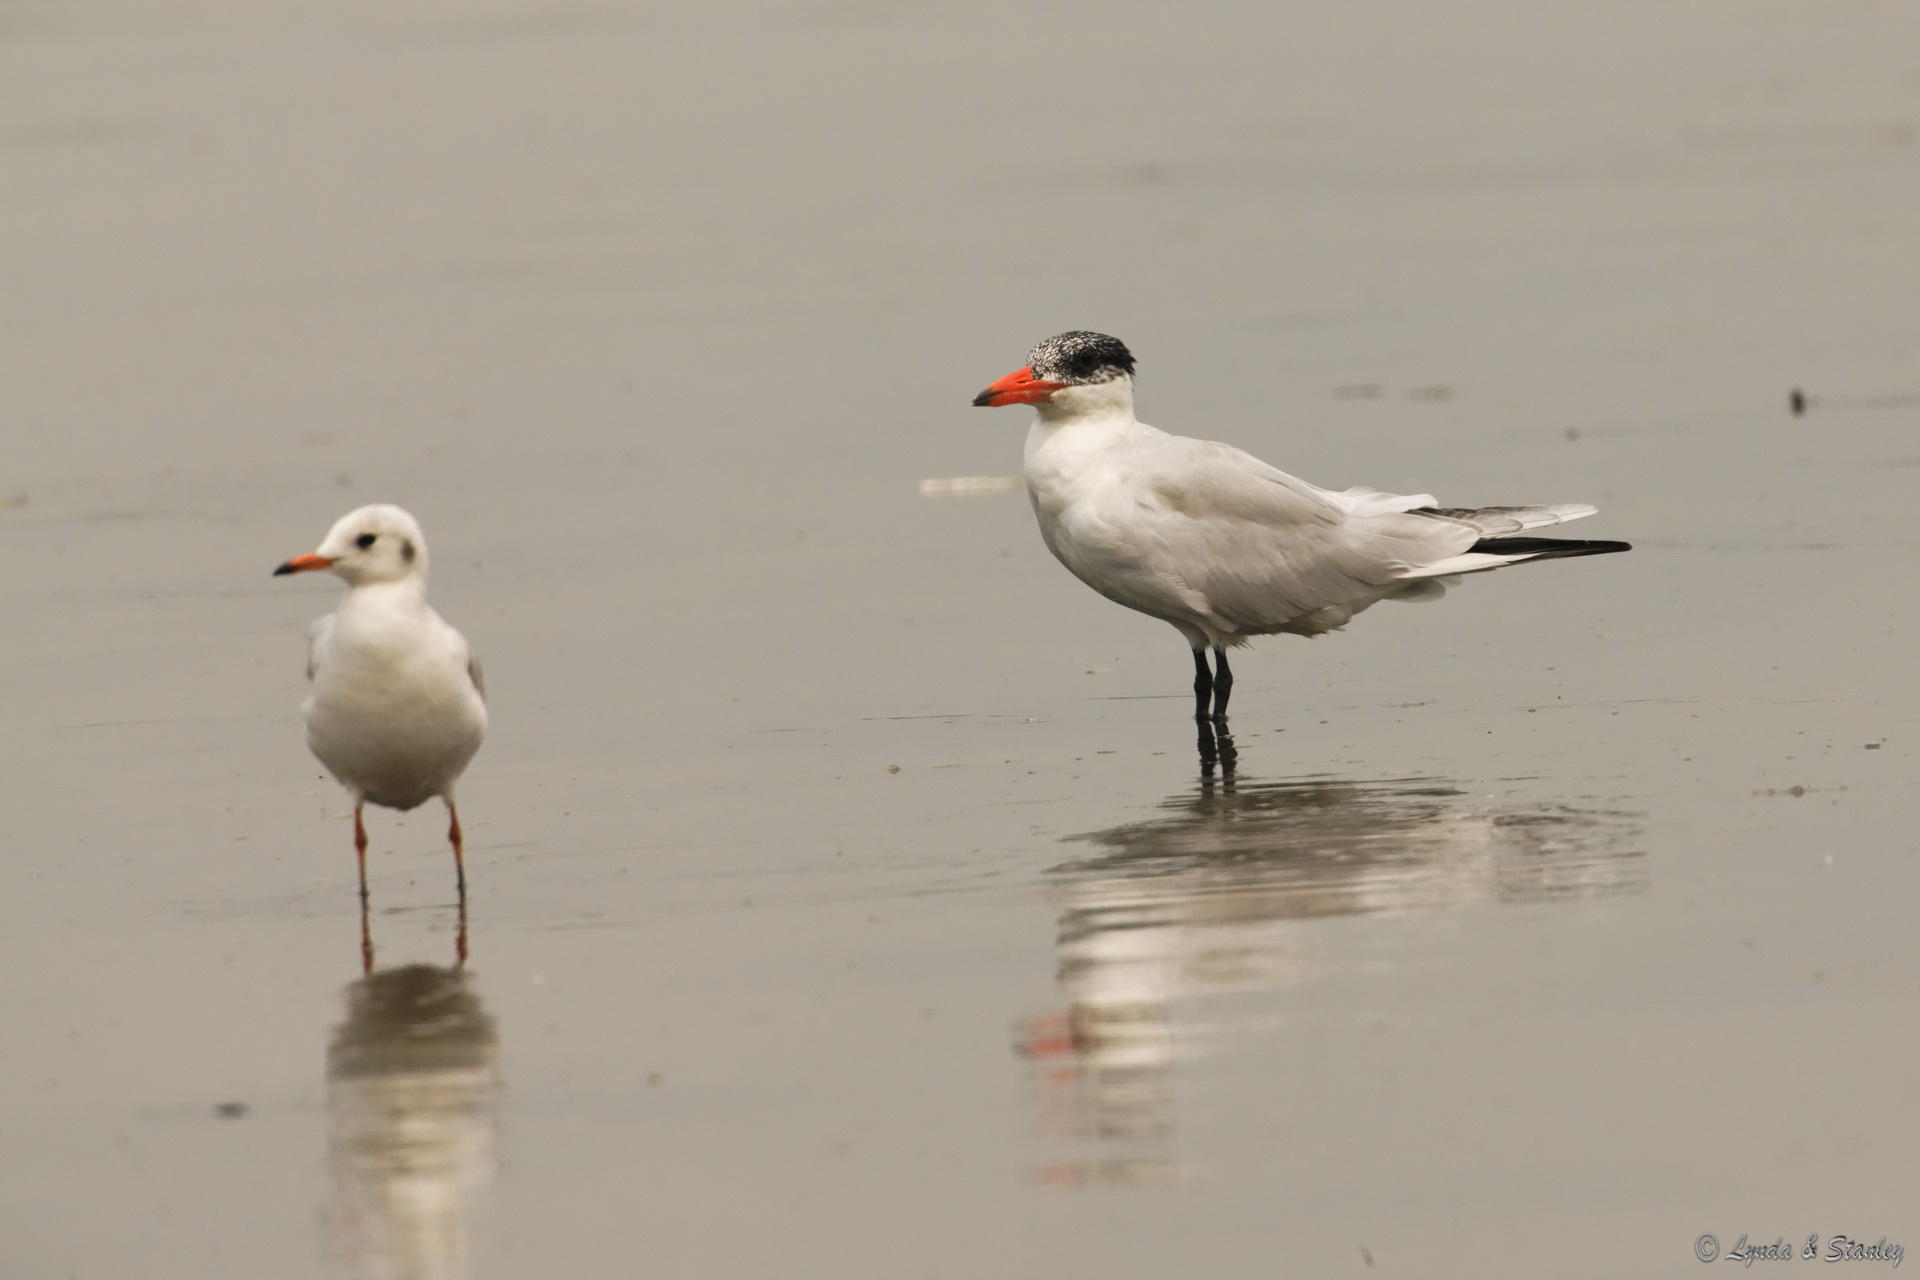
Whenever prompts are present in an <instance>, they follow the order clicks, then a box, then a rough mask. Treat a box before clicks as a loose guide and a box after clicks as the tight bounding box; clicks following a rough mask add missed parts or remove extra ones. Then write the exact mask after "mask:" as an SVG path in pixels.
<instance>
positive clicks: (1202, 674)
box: [1193, 649, 1213, 720]
mask: <svg viewBox="0 0 1920 1280" xmlns="http://www.w3.org/2000/svg"><path fill="white" fill-rule="evenodd" d="M1212 700H1213V672H1212V671H1211V670H1209V669H1208V667H1207V651H1206V650H1205V649H1195V650H1194V651H1193V718H1194V719H1195V720H1205V719H1206V718H1207V706H1208V704H1209V703H1211V702H1212Z"/></svg>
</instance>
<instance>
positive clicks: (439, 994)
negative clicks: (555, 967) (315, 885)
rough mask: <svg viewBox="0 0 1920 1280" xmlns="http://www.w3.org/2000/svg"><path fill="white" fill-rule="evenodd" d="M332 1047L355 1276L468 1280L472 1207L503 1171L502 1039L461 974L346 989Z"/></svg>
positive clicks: (397, 978)
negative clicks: (499, 1166) (498, 1107)
mask: <svg viewBox="0 0 1920 1280" xmlns="http://www.w3.org/2000/svg"><path fill="white" fill-rule="evenodd" d="M346 1003H347V1016H346V1019H345V1020H344V1021H343V1022H341V1024H340V1025H339V1026H338V1027H337V1028H335V1030H334V1033H333V1039H332V1041H331V1043H330V1044H329V1045H328V1047H327V1115H328V1120H329V1137H328V1152H329V1163H330V1165H331V1168H332V1172H333V1212H332V1222H333V1231H334V1241H335V1245H336V1248H337V1250H338V1252H339V1253H340V1255H341V1256H342V1259H343V1261H345V1262H346V1263H347V1264H348V1265H349V1266H350V1267H351V1268H352V1270H353V1272H354V1273H355V1274H358V1275H361V1276H368V1277H373V1276H377V1277H381V1278H382V1280H388V1278H394V1280H399V1278H402V1277H404V1278H405V1280H454V1278H455V1277H460V1276H464V1275H466V1274H467V1217H468V1207H469V1201H470V1199H471V1198H472V1197H473V1195H474V1194H475V1193H476V1192H477V1191H478V1190H479V1189H480V1188H481V1187H482V1186H483V1185H484V1184H485V1183H486V1182H487V1181H488V1180H489V1179H490V1178H491V1177H492V1175H493V1170H494V1166H495V1146H496V1122H495V1116H494V1106H495V1100H496V1097H497V1095H498V1093H499V1074H498V1062H499V1056H500V1038H499V1034H498V1032H497V1031H496V1030H495V1028H494V1022H493V1019H492V1017H490V1016H489V1015H488V1014H487V1012H486V1010H485V1008H484V1007H483V1006H482V1004H481V1002H480V997H479V995H478V994H477V993H476V992H475V991H474V989H473V986H472V982H471V980H470V978H469V977H468V975H467V974H466V972H465V971H464V970H463V969H461V968H458V967H456V968H451V969H443V968H439V967H437V966H434V965H426V964H413V965H405V966H401V967H399V968H391V969H381V970H378V971H375V972H372V973H368V974H366V975H365V976H364V977H362V978H361V979H360V980H359V981H357V982H354V983H352V984H351V985H349V986H348V987H347V989H346Z"/></svg>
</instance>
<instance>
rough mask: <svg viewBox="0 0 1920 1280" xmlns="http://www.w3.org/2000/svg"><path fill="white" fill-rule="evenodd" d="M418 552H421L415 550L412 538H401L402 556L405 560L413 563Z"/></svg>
mask: <svg viewBox="0 0 1920 1280" xmlns="http://www.w3.org/2000/svg"><path fill="white" fill-rule="evenodd" d="M418 554H419V552H417V551H415V550H414V549H413V539H412V538H402V539H400V558H401V559H402V560H405V561H406V562H407V563H408V564H412V563H413V558H414V557H415V556H416V555H418Z"/></svg>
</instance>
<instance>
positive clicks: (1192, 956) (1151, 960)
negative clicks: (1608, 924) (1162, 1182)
mask: <svg viewBox="0 0 1920 1280" xmlns="http://www.w3.org/2000/svg"><path fill="white" fill-rule="evenodd" d="M1221 755H1222V757H1224V756H1225V752H1222V753H1221ZM1222 763H1225V760H1224V758H1223V759H1222ZM1223 782H1224V785H1220V786H1216V785H1215V784H1214V782H1213V779H1212V777H1211V776H1210V775H1208V776H1203V779H1202V783H1201V786H1200V788H1199V789H1198V790H1197V791H1191V792H1185V793H1182V794H1180V795H1176V796H1174V797H1172V798H1170V799H1168V800H1166V801H1165V802H1163V803H1162V804H1161V805H1160V806H1159V812H1158V813H1157V814H1155V815H1154V816H1151V817H1148V818H1145V819H1143V820H1141V821H1138V822H1132V823H1128V824H1126V825H1124V826H1118V827H1113V828H1110V829H1108V830H1105V831H1095V832H1089V833H1086V834H1083V835H1076V836H1070V837H1068V841H1069V842H1070V843H1075V844H1083V845H1087V846H1090V847H1091V851H1090V852H1089V853H1088V855H1087V856H1085V857H1081V858H1077V859H1075V860H1073V861H1070V862H1066V863H1063V864H1061V865H1060V866H1057V867H1054V868H1053V869H1052V870H1051V871H1050V873H1049V875H1050V876H1051V878H1052V881H1053V900H1054V905H1055V908H1056V911H1057V913H1058V919H1059V936H1058V941H1057V944H1056V945H1057V949H1058V956H1059V972H1058V983H1059V987H1060V994H1061V996H1062V997H1063V998H1064V1001H1065V1007H1064V1009H1061V1010H1058V1011H1056V1012H1054V1013H1051V1014H1048V1015H1045V1016H1043V1017H1040V1018H1037V1019H1034V1020H1032V1021H1031V1022H1029V1023H1028V1024H1027V1026H1026V1027H1025V1029H1024V1034H1023V1037H1022V1041H1021V1044H1020V1046H1019V1048H1020V1051H1021V1052H1022V1053H1023V1054H1024V1055H1025V1056H1026V1057H1027V1058H1028V1059H1029V1060H1030V1061H1031V1063H1032V1074H1033V1079H1034V1082H1035V1087H1036V1089H1037V1090H1038V1092H1039V1096H1040V1100H1041V1102H1040V1109H1041V1128H1042V1131H1043V1132H1044V1133H1046V1134H1047V1135H1048V1136H1049V1137H1051V1138H1057V1139H1060V1140H1063V1141H1068V1142H1072V1143H1074V1144H1075V1145H1076V1154H1075V1156H1074V1157H1073V1158H1069V1159H1065V1160H1061V1161H1057V1162H1054V1163H1051V1164H1048V1165H1046V1166H1045V1167H1044V1168H1043V1169H1041V1170H1040V1176H1041V1178H1042V1180H1044V1181H1050V1182H1061V1183H1069V1184H1081V1183H1088V1182H1138V1181H1147V1180H1158V1179H1169V1178H1173V1177H1177V1176H1178V1174H1179V1164H1178V1161H1177V1159H1176V1158H1175V1155H1174V1146H1173V1135H1174V1129H1175V1120H1176V1113H1175V1098H1174V1089H1173V1084H1174V1081H1173V1064H1174V1063H1175V1061H1176V1060H1177V1059H1178V1058H1179V1057H1180V1056H1182V1055H1186V1054H1193V1053H1198V1052H1203V1051H1204V1050H1205V1048H1206V1047H1207V1044H1208V1041H1209V1040H1210V1039H1211V1038H1213V1036H1214V1035H1216V1034H1217V1033H1218V1032H1219V1031H1226V1030H1230V1029H1231V1028H1230V1027H1218V1028H1215V1029H1214V1031H1209V1030H1208V1029H1206V1028H1204V1027H1201V1026H1198V1025H1195V1024H1194V1023H1193V1020H1192V1018H1191V1017H1189V1018H1187V1019H1181V1018H1179V1017H1177V1016H1176V1013H1177V1011H1178V1006H1179V1004H1180V1002H1181V1001H1182V1000H1184V999H1188V998H1197V997H1204V996H1210V995H1216V994H1226V993H1230V992H1234V991H1248V990H1255V989H1260V988H1269V989H1271V988H1280V987H1286V986H1291V985H1294V984H1296V983H1300V982H1302V981H1305V980H1307V979H1308V978H1310V977H1311V975H1312V973H1313V968H1314V956H1313V953H1312V951H1311V949H1310V944H1309V941H1308V939H1309V937H1310V935H1309V933H1308V932H1307V931H1306V930H1303V929H1301V928H1300V927H1299V926H1298V925H1297V924H1296V922H1298V921H1302V920H1310V919H1316V918H1322V917H1329V916H1352V915H1367V914H1375V913H1381V912H1397V911H1411V910H1425V909H1434V908H1445V907H1458V906H1466V905H1471V904H1494V903H1513V902H1543V901H1553V900H1561V899H1576V898H1594V897H1604V896H1609V895H1614V894H1622V893H1634V892H1641V891H1644V890H1645V888H1646V885H1647V866H1646V855H1645V853H1644V851H1643V850H1642V849H1641V848H1639V847H1637V846H1636V844H1635V841H1637V840H1638V837H1639V834H1640V829H1639V826H1638V824H1637V822H1636V821H1635V819H1634V818H1633V817H1632V816H1631V815H1627V814H1621V813H1613V812H1606V811H1596V810H1582V809H1576V808H1569V807H1561V806H1552V805H1535V806H1526V805H1520V804H1511V803H1509V804H1505V805H1503V804H1501V803H1500V802H1498V801H1487V800H1483V799H1480V798H1477V797H1473V796H1469V795H1468V794H1467V793H1465V792H1463V791H1461V790H1460V789H1459V788H1458V787H1456V786H1454V785H1452V784H1450V783H1448V782H1445V781H1442V780H1437V779H1425V778H1411V779H1398V780H1392V781H1374V782H1355V781H1348V780H1343V779H1337V778H1304V779H1296V780H1292V781H1284V782H1267V783H1245V782H1241V783H1239V784H1237V785H1236V784H1235V783H1234V781H1233V778H1232V775H1231V774H1230V773H1229V774H1225V776H1224V779H1223Z"/></svg>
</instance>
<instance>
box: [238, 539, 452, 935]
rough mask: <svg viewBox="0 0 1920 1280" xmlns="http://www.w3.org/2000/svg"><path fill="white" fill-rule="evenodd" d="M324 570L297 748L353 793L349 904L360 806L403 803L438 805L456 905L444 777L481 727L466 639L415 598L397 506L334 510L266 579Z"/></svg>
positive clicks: (417, 558) (414, 547)
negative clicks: (315, 541) (331, 597)
mask: <svg viewBox="0 0 1920 1280" xmlns="http://www.w3.org/2000/svg"><path fill="white" fill-rule="evenodd" d="M314 569H328V570H331V571H332V572H333V574H334V576H335V577H338V578H340V579H342V580H344V581H345V582H346V584H347V591H346V594H345V595H343V596H342V597H341V598H340V607H339V608H338V609H336V610H334V611H333V612H332V613H330V614H327V615H326V616H325V617H323V618H320V619H319V620H317V621H316V622H315V623H314V624H313V626H312V627H311V628H310V629H309V630H308V633H307V636H308V648H307V679H308V681H309V682H310V683H311V684H312V686H313V688H312V692H311V693H310V694H309V695H308V696H307V700H306V702H305V703H304V704H303V705H302V706H301V711H302V712H303V713H304V714H305V716H306V721H307V745H308V746H309V747H310V748H312V750H313V754H314V755H315V756H317V757H318V758H319V760H320V763H321V764H323V765H325V766H326V767H327V772H328V773H331V774H332V775H333V776H334V777H335V778H337V779H338V780H339V781H340V785H342V786H344V787H345V788H346V789H347V790H348V792H349V793H351V794H352V796H353V845H354V849H355V851H356V852H357V853H358V855H359V860H360V901H361V903H362V904H363V905H364V904H365V903H366V900H367V828H366V824H365V823H364V822H363V821H362V820H361V816H360V811H361V809H363V808H364V807H365V806H366V804H367V803H368V802H369V801H371V802H372V803H374V804H377V805H383V806H385V807H387V808H389V809H399V810H402V811H404V810H407V809H412V808H414V807H415V806H416V805H419V804H422V803H424V802H425V801H427V800H429V799H431V798H433V797H434V796H439V797H440V798H441V799H442V800H444V801H446V804H447V814H448V817H449V819H450V825H449V826H448V828H447V839H448V840H450V841H451V842H452V843H453V866H454V875H455V877H456V879H457V883H458V884H459V888H460V901H461V903H462V905H463V906H464V904H465V902H466V899H467V869H466V862H465V859H464V858H463V857H462V855H461V848H460V841H461V837H460V811H459V809H457V808H456V807H455V806H454V801H453V784H454V782H455V781H456V780H457V779H458V778H459V777H460V774H461V771H462V770H464V769H465V768H466V767H467V762H468V761H470V760H472V759H473V754H474V752H476V751H478V750H479V749H480V739H481V738H482V737H483V736H485V734H486V731H487V704H486V689H485V686H484V685H483V684H482V683H481V679H480V665H479V663H477V662H475V661H474V658H473V655H472V653H471V652H470V651H469V650H468V648H467V640H466V637H465V636H463V635H461V634H460V633H459V632H458V631H456V630H454V629H453V627H451V626H450V625H448V624H447V622H446V620H445V619H443V618H441V616H440V615H439V614H437V613H435V612H434V611H433V608H432V607H431V606H430V605H428V604H427V540H426V538H425V537H424V536H422V534H421V532H420V525H419V522H418V521H416V520H415V519H414V518H413V517H412V516H410V515H408V514H407V513H406V512H405V511H403V510H401V509H400V508H399V507H395V506H388V505H384V504H380V505H375V506H370V507H361V508H359V509H358V510H355V511H350V512H348V513H347V514H346V515H344V516H342V517H340V519H339V521H338V522H336V523H335V524H334V526H333V528H332V529H330V530H328V531H327V536H326V537H325V538H324V539H322V540H321V543H320V547H319V549H318V550H316V551H311V552H308V553H307V554H306V555H301V556H295V557H293V559H291V560H288V561H287V562H286V563H284V564H282V565H281V566H280V567H279V568H277V569H275V570H274V571H273V572H274V574H275V576H278V575H281V574H288V573H305V572H308V571H309V570H314Z"/></svg>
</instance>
